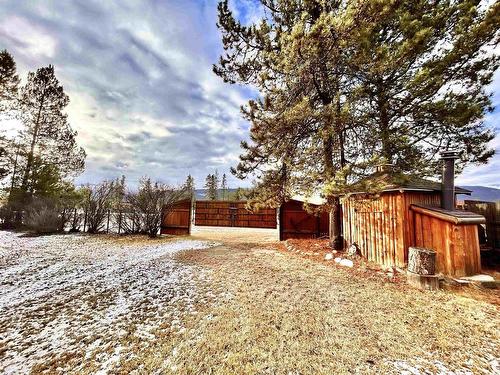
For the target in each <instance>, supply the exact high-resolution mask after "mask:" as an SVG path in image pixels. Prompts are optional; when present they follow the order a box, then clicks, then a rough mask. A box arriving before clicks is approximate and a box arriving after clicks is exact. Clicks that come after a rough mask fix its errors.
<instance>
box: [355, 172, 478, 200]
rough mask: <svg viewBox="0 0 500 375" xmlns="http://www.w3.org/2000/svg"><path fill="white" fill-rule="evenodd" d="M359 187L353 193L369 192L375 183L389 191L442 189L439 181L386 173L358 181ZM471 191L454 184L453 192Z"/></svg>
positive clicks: (384, 190)
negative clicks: (369, 187)
mask: <svg viewBox="0 0 500 375" xmlns="http://www.w3.org/2000/svg"><path fill="white" fill-rule="evenodd" d="M358 185H359V187H360V189H359V191H356V192H354V193H353V194H361V193H367V192H369V189H368V188H367V187H368V186H370V185H372V186H373V185H377V186H378V187H379V189H381V191H382V192H389V191H426V192H439V191H441V190H442V185H441V182H436V181H432V180H428V179H425V178H421V177H416V176H401V175H399V176H397V175H390V174H387V173H383V174H375V175H373V176H370V177H369V178H366V179H364V180H362V181H360V182H359V183H358ZM471 193H472V191H471V190H467V189H464V188H461V187H459V186H455V194H467V195H471Z"/></svg>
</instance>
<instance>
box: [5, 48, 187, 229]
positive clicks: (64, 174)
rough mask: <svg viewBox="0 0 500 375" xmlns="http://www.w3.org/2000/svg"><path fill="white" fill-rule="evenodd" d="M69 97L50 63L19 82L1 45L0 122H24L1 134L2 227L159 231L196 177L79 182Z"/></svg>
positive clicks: (81, 162)
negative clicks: (177, 182)
mask: <svg viewBox="0 0 500 375" xmlns="http://www.w3.org/2000/svg"><path fill="white" fill-rule="evenodd" d="M68 103H69V97H68V96H67V95H66V93H65V92H64V89H63V87H62V86H61V84H60V83H59V81H58V79H57V78H56V76H55V71H54V67H53V66H52V65H49V66H47V67H42V68H39V69H37V71H36V72H30V73H28V77H27V80H26V84H25V85H23V86H21V87H20V79H19V76H18V74H17V71H16V64H15V61H14V59H13V57H12V56H11V54H9V53H8V52H7V51H5V50H3V51H0V120H5V119H17V120H20V121H21V123H22V126H23V127H22V129H21V130H20V131H19V132H18V134H16V135H14V136H11V137H9V136H7V135H6V134H5V133H4V132H2V133H0V182H1V181H2V180H3V181H4V182H6V181H7V182H8V183H7V184H6V185H5V188H4V189H3V191H2V197H1V200H0V223H1V225H2V226H3V227H4V228H21V229H24V228H27V229H30V230H32V231H35V232H38V233H53V232H63V231H65V230H70V231H80V230H86V231H87V232H89V233H98V232H102V231H104V230H105V229H107V228H108V227H109V225H110V222H111V223H114V224H116V225H117V226H118V228H120V231H121V232H122V233H142V234H147V235H149V236H151V237H154V236H156V235H157V234H158V231H159V229H160V226H161V220H162V215H164V214H165V213H168V212H169V210H170V209H171V208H172V207H173V205H174V204H175V202H177V201H178V200H180V199H184V198H186V197H189V196H192V194H193V193H194V180H193V178H192V177H191V176H189V177H188V179H187V181H186V183H185V184H183V185H181V186H176V187H174V186H169V185H166V184H163V183H160V182H153V181H151V179H149V178H147V177H144V178H143V179H141V180H140V182H139V186H138V188H137V189H134V190H130V189H127V187H126V184H125V177H122V178H121V179H116V180H111V181H102V182H101V183H99V184H96V185H90V184H88V185H85V186H80V187H76V186H75V185H74V183H73V179H74V178H75V177H76V176H77V175H79V174H80V173H81V172H83V170H84V166H85V157H86V154H85V151H84V150H83V148H81V147H80V146H78V144H77V142H76V137H77V133H76V132H75V131H74V130H73V129H72V128H71V126H70V124H69V123H68V118H67V114H66V113H65V109H66V107H67V105H68Z"/></svg>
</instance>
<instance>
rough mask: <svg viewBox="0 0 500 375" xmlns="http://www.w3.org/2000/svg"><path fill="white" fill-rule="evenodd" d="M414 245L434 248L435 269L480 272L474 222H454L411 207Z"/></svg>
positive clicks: (455, 273) (452, 272)
mask: <svg viewBox="0 0 500 375" xmlns="http://www.w3.org/2000/svg"><path fill="white" fill-rule="evenodd" d="M410 213H411V216H413V217H414V232H415V243H414V245H415V246H418V247H425V248H428V249H432V250H434V251H436V253H437V254H436V272H438V273H443V274H445V275H451V276H456V277H460V276H470V275H474V274H477V273H480V272H481V255H480V249H479V238H478V232H477V224H456V223H453V222H450V221H447V220H443V219H441V218H437V217H433V216H430V215H428V214H425V213H422V212H415V211H414V210H410Z"/></svg>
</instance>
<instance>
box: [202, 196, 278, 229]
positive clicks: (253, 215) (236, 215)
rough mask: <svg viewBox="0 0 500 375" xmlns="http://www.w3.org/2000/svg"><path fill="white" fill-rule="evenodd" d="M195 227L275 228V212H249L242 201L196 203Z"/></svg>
mask: <svg viewBox="0 0 500 375" xmlns="http://www.w3.org/2000/svg"><path fill="white" fill-rule="evenodd" d="M195 225H199V226H222V227H252V228H276V210H275V209H264V210H259V211H255V212H251V211H249V210H247V209H246V202H242V201H197V202H196V205H195Z"/></svg>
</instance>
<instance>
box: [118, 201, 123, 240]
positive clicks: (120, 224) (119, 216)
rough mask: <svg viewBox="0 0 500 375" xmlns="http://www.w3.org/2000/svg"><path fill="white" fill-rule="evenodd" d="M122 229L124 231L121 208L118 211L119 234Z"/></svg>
mask: <svg viewBox="0 0 500 375" xmlns="http://www.w3.org/2000/svg"><path fill="white" fill-rule="evenodd" d="M121 229H122V209H121V207H120V209H119V210H118V234H120V232H121Z"/></svg>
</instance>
